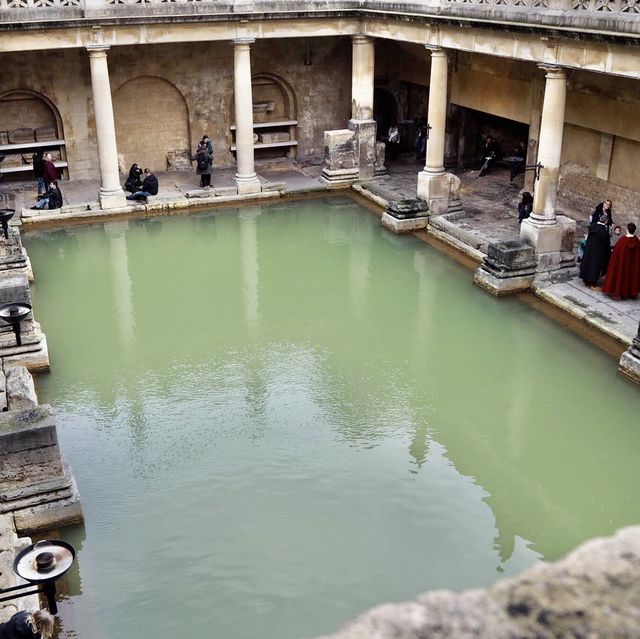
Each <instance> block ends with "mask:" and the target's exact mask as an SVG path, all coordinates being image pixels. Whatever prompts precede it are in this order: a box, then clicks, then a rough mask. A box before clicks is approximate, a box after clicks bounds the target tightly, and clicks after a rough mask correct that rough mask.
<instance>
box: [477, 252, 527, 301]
mask: <svg viewBox="0 0 640 639" xmlns="http://www.w3.org/2000/svg"><path fill="white" fill-rule="evenodd" d="M535 274H536V261H535V253H534V248H533V246H531V245H530V244H527V243H526V242H522V241H519V240H509V241H507V242H499V243H497V244H489V250H488V255H487V257H485V258H484V264H483V265H482V266H481V267H479V268H478V269H476V271H475V273H474V274H473V283H474V284H476V285H477V286H479V287H480V288H483V289H484V290H485V291H487V292H489V293H491V294H492V295H496V296H503V295H512V294H513V293H519V292H521V291H525V290H527V289H528V288H529V287H530V286H531V283H532V282H533V280H534V278H535Z"/></svg>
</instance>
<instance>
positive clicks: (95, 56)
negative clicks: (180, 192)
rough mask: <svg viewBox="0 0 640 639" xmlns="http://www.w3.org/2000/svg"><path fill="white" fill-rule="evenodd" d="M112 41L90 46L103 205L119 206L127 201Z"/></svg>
mask: <svg viewBox="0 0 640 639" xmlns="http://www.w3.org/2000/svg"><path fill="white" fill-rule="evenodd" d="M108 50H109V45H105V44H93V45H89V46H88V47H87V51H88V52H89V63H90V65H91V88H92V90H93V110H94V113H95V118H96V137H97V141H98V165H99V166H100V192H99V199H100V207H101V208H103V209H115V208H119V207H122V206H125V205H126V203H127V201H126V198H125V195H124V191H123V190H122V187H121V186H120V174H119V172H118V149H117V146H116V127H115V123H114V120H113V104H112V102H111V85H110V84H109V67H108V66H107V51H108Z"/></svg>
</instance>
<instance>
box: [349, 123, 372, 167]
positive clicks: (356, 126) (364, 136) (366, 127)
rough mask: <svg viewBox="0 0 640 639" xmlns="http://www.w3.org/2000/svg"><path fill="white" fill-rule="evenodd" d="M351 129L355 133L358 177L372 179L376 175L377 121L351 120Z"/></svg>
mask: <svg viewBox="0 0 640 639" xmlns="http://www.w3.org/2000/svg"><path fill="white" fill-rule="evenodd" d="M349 131H353V133H354V153H355V164H356V166H357V167H358V177H359V179H361V180H370V179H371V178H373V177H374V175H375V164H376V121H375V120H349Z"/></svg>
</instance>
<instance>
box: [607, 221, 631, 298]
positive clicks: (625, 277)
mask: <svg viewBox="0 0 640 639" xmlns="http://www.w3.org/2000/svg"><path fill="white" fill-rule="evenodd" d="M635 233H636V225H635V224H634V223H633V222H630V223H629V224H627V234H626V235H625V236H624V237H621V238H620V239H619V240H618V241H617V242H616V245H615V246H614V247H613V253H612V254H611V260H610V261H609V268H608V270H607V277H606V279H605V281H604V286H603V287H602V292H603V293H605V294H606V295H610V296H611V297H614V298H616V299H622V300H624V299H627V298H629V297H637V295H638V293H639V292H640V240H639V239H638V238H637V237H636V235H635Z"/></svg>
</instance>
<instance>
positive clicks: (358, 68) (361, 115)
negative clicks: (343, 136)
mask: <svg viewBox="0 0 640 639" xmlns="http://www.w3.org/2000/svg"><path fill="white" fill-rule="evenodd" d="M351 40H352V43H353V44H352V67H351V119H350V120H349V130H350V131H353V132H354V134H355V163H356V166H357V167H358V175H359V177H360V179H370V178H372V177H373V176H374V173H375V161H376V121H375V120H374V119H373V71H374V65H375V43H374V40H372V39H371V38H369V37H367V36H363V35H361V34H358V35H354V36H351Z"/></svg>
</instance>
